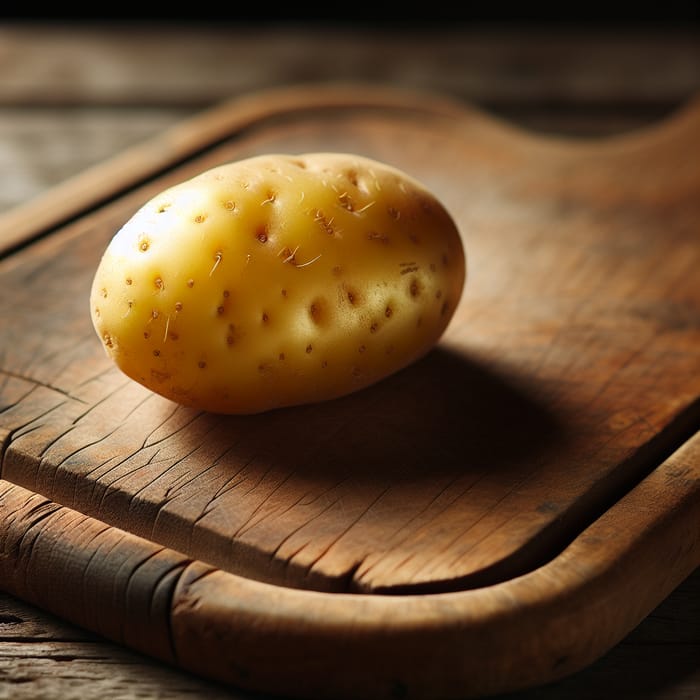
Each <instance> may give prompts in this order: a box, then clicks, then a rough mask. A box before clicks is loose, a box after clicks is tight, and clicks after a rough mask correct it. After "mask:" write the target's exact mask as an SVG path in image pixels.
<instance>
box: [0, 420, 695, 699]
mask: <svg viewBox="0 0 700 700" xmlns="http://www.w3.org/2000/svg"><path fill="white" fill-rule="evenodd" d="M0 485H1V486H0V507H2V508H3V510H5V513H4V516H5V518H4V521H5V522H6V523H9V525H8V526H7V527H6V529H5V530H4V531H3V532H2V533H1V537H0V586H2V588H3V589H4V590H6V591H7V592H8V593H10V594H12V595H15V596H17V597H18V598H21V599H23V600H25V601H27V602H29V603H31V604H34V605H37V606H39V607H40V608H43V609H45V610H47V611H48V612H51V613H54V614H56V615H58V616H59V617H62V618H65V619H67V620H68V621H70V622H73V623H74V624H77V625H79V626H81V627H85V628H87V629H90V630H91V631H94V632H97V633H99V634H102V635H104V636H106V637H108V638H111V639H113V640H114V641H117V642H119V643H122V644H125V645H127V646H130V647H132V648H134V649H135V650H137V651H140V652H143V653H146V654H148V655H151V656H154V657H156V658H159V659H161V660H165V661H167V662H169V663H172V664H174V665H176V666H178V667H181V668H184V669H186V670H189V671H192V672H195V673H196V674H198V675H201V676H204V677H207V678H211V679H215V680H218V681H223V682H224V683H228V684H231V685H233V686H235V687H243V688H247V689H251V690H258V691H263V692H274V693H280V694H282V695H290V693H291V694H292V695H296V696H301V697H306V698H310V697H314V698H328V697H333V698H345V697H347V698H351V697H358V696H362V697H367V698H390V697H396V693H397V692H398V691H399V690H401V689H403V690H402V692H403V691H406V693H407V696H409V697H416V698H422V697H426V698H427V697H435V696H436V695H438V696H440V697H475V696H478V695H483V694H492V693H497V692H506V691H512V690H517V689H521V688H525V687H529V686H534V685H539V684H542V683H546V682H551V681H553V680H556V679H558V678H562V677H564V676H567V675H570V674H572V673H574V672H576V671H578V670H580V669H582V668H584V667H586V666H587V665H589V664H590V663H592V662H593V661H595V660H596V659H597V658H599V657H600V656H602V655H603V654H605V653H606V652H607V651H608V650H609V649H610V648H612V647H613V646H614V645H615V644H616V643H617V642H618V641H620V640H621V639H622V638H623V637H624V636H625V635H626V634H627V633H628V632H629V631H631V630H632V629H633V628H634V627H635V626H636V625H637V624H638V623H639V622H640V621H641V620H642V619H643V618H644V617H645V616H646V615H647V614H648V613H649V612H651V611H652V610H653V608H654V607H655V606H656V605H657V604H659V603H660V602H661V601H662V600H663V599H664V598H665V597H666V596H667V595H668V594H669V593H670V592H671V591H672V590H673V589H674V588H675V587H676V586H677V585H679V584H680V583H681V582H682V581H683V580H684V579H685V578H686V577H687V576H688V575H690V574H691V573H692V572H693V570H694V569H695V568H696V567H697V566H698V565H700V532H698V531H697V527H694V523H697V522H698V520H699V519H700V433H698V434H696V435H695V436H694V437H693V438H691V439H690V440H689V441H688V442H687V443H685V444H684V445H683V446H682V447H681V448H679V449H678V450H677V451H676V452H675V453H674V454H673V455H672V456H671V457H669V459H667V460H666V461H665V462H664V463H663V464H661V465H660V466H659V467H658V468H657V469H655V470H654V471H653V472H652V473H651V474H650V475H649V476H648V477H647V478H646V479H644V480H643V481H642V482H640V483H639V484H637V485H636V486H635V487H634V488H633V489H632V490H631V491H630V492H628V493H627V494H626V495H625V496H624V497H623V498H622V499H621V500H620V501H618V502H617V503H616V504H615V505H614V506H613V507H612V508H610V509H609V510H608V511H607V512H606V513H605V514H604V515H603V516H602V517H601V518H599V519H598V520H597V521H595V522H594V523H593V524H592V525H590V526H589V527H588V528H587V529H586V530H585V531H584V532H582V533H581V535H579V537H577V538H576V540H575V541H574V542H573V543H572V544H571V545H569V546H568V547H567V548H566V550H564V551H563V552H562V553H561V554H560V555H558V556H557V557H556V558H555V559H553V560H552V561H550V562H549V563H547V564H545V565H544V566H542V567H540V568H539V569H536V570H534V571H532V572H529V573H527V574H525V575H523V576H520V577H518V578H515V579H511V580H509V581H506V582H503V583H499V584H496V585H494V586H490V587H486V588H482V589H475V590H469V591H462V592H456V593H444V594H425V595H409V596H380V595H358V594H337V593H321V592H316V591H304V590H298V589H287V588H283V587H279V586H274V585H271V584H266V583H261V582H258V581H253V580H249V579H244V578H242V577H240V576H236V575H234V574H231V573H227V572H223V571H221V570H218V569H216V568H214V567H211V566H209V565H207V564H205V563H203V562H199V561H193V560H191V559H189V558H187V557H186V556H184V555H182V554H180V553H178V552H175V551H173V550H169V549H167V548H165V547H162V546H158V545H156V544H154V543H152V542H149V541H147V540H144V539H143V538H140V537H136V536H134V535H131V534H130V533H126V532H124V531H121V530H119V529H118V528H114V527H111V526H107V525H104V524H102V523H100V522H99V521H97V520H95V519H94V518H89V517H87V516H83V515H82V514H80V513H78V512H77V511H72V510H71V509H69V508H66V507H64V506H59V505H58V504H54V503H52V502H51V501H50V500H48V499H46V498H44V497H42V496H39V495H38V494H34V493H32V492H30V491H27V490H26V489H24V488H22V487H19V486H16V485H14V484H11V483H9V482H7V481H0ZM66 533H69V536H66ZM631 576H632V577H634V581H635V585H634V586H630V585H629V582H630V580H631V579H630V577H631ZM640 582H641V583H640ZM261 650H264V652H262V653H261ZM426 650H427V651H426ZM270 658H275V659H278V660H280V659H281V661H280V662H279V663H277V664H276V669H275V672H274V673H272V672H271V669H270V665H269V659H270ZM290 689H291V690H290Z"/></svg>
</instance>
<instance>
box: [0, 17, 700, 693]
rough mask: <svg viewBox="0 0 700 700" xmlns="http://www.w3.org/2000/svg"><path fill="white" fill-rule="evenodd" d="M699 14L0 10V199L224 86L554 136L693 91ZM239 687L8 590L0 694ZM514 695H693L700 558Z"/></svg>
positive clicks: (86, 160) (157, 126)
mask: <svg viewBox="0 0 700 700" xmlns="http://www.w3.org/2000/svg"><path fill="white" fill-rule="evenodd" d="M698 39H700V36H699V35H698V32H697V28H696V27H692V26H689V27H685V28H684V27H682V26H679V27H674V28H669V27H664V28H663V31H661V30H659V29H653V28H652V27H647V28H636V29H635V30H634V31H627V32H622V31H621V30H620V29H619V27H617V28H614V29H611V28H609V27H608V28H600V27H597V28H596V27H591V26H587V27H585V28H584V29H581V28H579V29H577V28H575V27H568V28H563V27H557V28H556V29H555V28H553V27H546V26H543V27H539V28H538V27H536V26H532V25H529V26H527V27H526V28H522V27H521V28H518V27H517V26H508V27H506V26H498V25H494V24H489V25H485V26H481V25H479V26H473V25H468V24H464V25H462V24H457V25H455V24H453V25H452V26H450V27H449V28H442V29H441V28H437V27H435V26H430V27H429V28H428V29H425V28H423V29H422V30H420V29H419V28H418V27H403V28H401V29H400V30H395V31H393V32H389V31H388V30H387V29H386V28H385V27H384V28H380V29H372V28H371V27H362V26H357V25H348V26H342V25H330V24H328V25H313V26H311V25H309V26H304V25H301V24H290V23H288V24H284V23H280V24H270V25H262V24H259V23H258V24H254V25H250V26H247V25H235V24H231V23H228V24H223V25H217V26H215V25H213V24H204V23H200V24H190V25H189V26H187V25H185V24H177V23H172V24H169V25H166V26H163V25H156V24H151V23H145V22H142V23H139V24H128V23H125V22H123V23H112V24H109V25H108V24H104V23H103V24H99V23H89V24H87V23H80V24H78V23H74V24H70V23H57V22H53V23H44V24H37V23H27V22H25V23H12V22H7V21H6V22H5V23H4V24H0V213H2V212H3V211H6V210H9V209H10V208H12V207H15V206H21V205H25V204H27V203H30V202H31V200H32V198H33V197H35V196H37V195H40V194H41V193H42V192H44V191H45V190H47V189H49V188H50V187H51V186H52V185H55V184H58V183H60V182H62V181H64V180H66V179H67V178H69V177H71V176H72V175H74V174H77V173H79V172H81V171H83V170H84V169H86V168H88V167H89V166H91V165H93V164H96V163H99V162H102V161H104V160H105V159H108V158H109V157H110V156H112V155H114V154H116V153H119V152H120V151H122V150H123V149H125V148H127V147H129V146H130V145H132V144H136V143H138V142H140V141H143V140H145V139H147V138H148V137H149V136H151V135H154V134H157V133H159V132H161V131H162V130H164V129H165V128H167V127H168V126H170V125H172V124H174V123H177V122H178V121H181V120H182V119H184V118H186V117H187V116H189V115H192V114H196V113H197V112H200V111H202V110H204V109H206V108H207V107H209V106H213V105H215V104H217V103H218V102H220V101H222V100H225V99H228V98H231V97H235V96H238V95H245V94H248V93H251V92H255V91H259V90H263V89H266V88H273V87H278V86H283V85H290V84H302V83H304V84H306V83H315V82H328V81H339V80H340V81H352V82H356V81H363V82H372V83H375V84H380V85H381V84H387V85H389V84H390V85H392V86H399V87H407V88H418V89H422V90H431V91H438V92H441V93H444V94H446V95H448V96H453V97H456V98H458V99H461V100H464V101H465V102H468V103H470V104H473V105H476V106H477V107H480V108H482V109H484V110H486V111H487V112H489V113H491V114H493V115H495V116H497V117H499V118H501V119H505V120H508V121H510V122H513V123H515V124H517V125H520V126H523V127H526V128H528V129H531V130H534V131H539V132H542V133H548V134H551V135H552V136H553V137H555V138H559V137H562V136H563V137H573V138H577V139H581V138H601V137H603V138H604V137H605V136H608V135H612V134H617V133H622V132H625V131H629V130H633V129H636V128H640V127H644V126H645V125H648V124H651V123H654V122H655V121H657V120H659V119H662V118H663V117H664V116H666V115H668V114H670V113H672V112H673V111H674V110H675V109H676V108H678V107H679V106H680V105H682V104H684V103H685V102H686V101H687V100H689V99H691V98H692V97H694V96H697V95H698V94H700V41H698ZM86 693H89V694H90V696H101V697H103V698H117V697H118V698H130V697H158V698H181V697H197V696H205V695H206V696H207V697H210V698H245V697H248V696H247V695H246V694H245V693H242V692H240V691H236V690H231V689H228V688H223V687H221V686H218V685H215V684H213V683H209V682H207V681H204V680H202V679H199V678H196V677H194V676H191V675H188V674H185V673H183V672H181V671H178V670H176V669H172V668H169V667H167V666H165V665H163V664H160V663H158V662H154V661H152V660H151V659H148V658H146V657H144V656H142V655H139V654H137V653H134V652H132V651H130V650H128V649H123V648H120V647H118V646H116V645H115V644H113V643H111V642H108V641H106V640H104V639H102V638H100V637H98V636H96V635H94V634H92V633H89V632H86V631H83V630H80V629H77V628H75V627H73V626H71V625H68V624H66V623H64V622H63V621H61V620H58V619H56V618H54V617H52V616H51V615H48V614H46V613H44V612H43V611H41V610H38V609H36V608H33V607H31V606H29V605H27V604H25V603H24V602H22V601H20V600H17V599H15V598H12V597H10V596H8V595H6V594H3V593H0V698H10V697H11V698H61V699H63V698H78V697H84V696H85V694H86ZM509 697H511V698H512V699H516V698H517V699H519V700H529V699H531V698H563V699H569V698H572V699H573V698H589V697H615V698H621V697H634V698H639V699H642V700H645V699H651V698H654V699H658V700H672V699H673V700H677V699H681V698H688V699H690V698H697V697H700V571H696V572H695V573H694V574H692V575H691V576H690V577H689V578H688V579H687V580H686V581H685V582H684V583H683V584H681V586H679V587H678V588H677V589H676V591H674V593H673V594H672V595H671V596H670V597H669V598H668V599H667V600H666V601H665V602H664V603H662V604H661V605H660V606H659V607H658V608H657V610H655V611H654V612H653V613H652V614H650V615H649V617H648V618H647V619H646V620H644V621H643V622H642V623H641V624H640V625H639V627H637V629H635V630H634V631H633V632H632V633H630V635H629V636H628V637H627V638H626V639H625V640H623V641H622V642H621V643H620V644H619V645H618V646H616V647H615V648H614V649H612V650H611V651H610V652H609V653H608V654H607V655H606V656H605V657H603V658H602V659H600V660H599V661H598V662H596V663H595V664H593V665H592V666H591V667H589V668H587V669H585V670H584V671H582V672H580V673H578V674H576V675H574V676H572V677H570V678H567V679H565V680H563V681H561V682H559V683H556V684H554V685H551V686H547V687H543V688H536V689H532V690H529V691H525V692H521V693H518V694H515V695H513V696H509Z"/></svg>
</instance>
